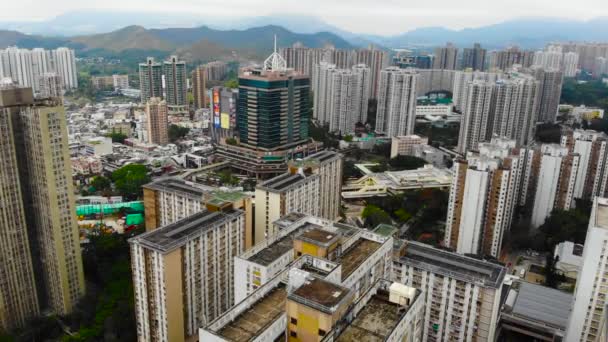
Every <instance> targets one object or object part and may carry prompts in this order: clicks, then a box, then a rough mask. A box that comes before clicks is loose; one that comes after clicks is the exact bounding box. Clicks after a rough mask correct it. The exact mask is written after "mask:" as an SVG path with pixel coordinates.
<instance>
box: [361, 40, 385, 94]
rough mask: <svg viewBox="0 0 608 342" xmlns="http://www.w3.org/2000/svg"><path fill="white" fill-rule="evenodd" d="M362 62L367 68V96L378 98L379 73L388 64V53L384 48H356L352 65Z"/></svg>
mask: <svg viewBox="0 0 608 342" xmlns="http://www.w3.org/2000/svg"><path fill="white" fill-rule="evenodd" d="M359 64H363V65H365V66H367V67H368V68H369V72H370V85H369V94H368V97H369V98H371V99H376V98H378V82H379V79H380V73H381V72H382V70H384V69H385V68H386V67H388V66H389V65H388V64H389V58H388V53H387V52H386V51H384V50H378V49H375V48H373V47H371V48H369V49H361V50H357V51H356V53H355V61H354V65H359Z"/></svg>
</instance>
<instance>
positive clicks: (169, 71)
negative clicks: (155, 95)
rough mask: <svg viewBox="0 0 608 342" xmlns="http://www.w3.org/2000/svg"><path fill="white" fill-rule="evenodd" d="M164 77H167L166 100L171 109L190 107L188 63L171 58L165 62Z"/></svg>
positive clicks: (174, 57) (175, 57)
mask: <svg viewBox="0 0 608 342" xmlns="http://www.w3.org/2000/svg"><path fill="white" fill-rule="evenodd" d="M163 75H164V76H165V94H166V95H165V100H166V101H167V106H169V107H184V106H187V105H188V98H187V93H188V84H187V79H188V76H187V73H186V62H184V61H180V60H178V59H177V56H171V57H169V60H166V61H164V62H163Z"/></svg>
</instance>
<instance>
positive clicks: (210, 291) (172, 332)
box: [129, 208, 245, 342]
mask: <svg viewBox="0 0 608 342" xmlns="http://www.w3.org/2000/svg"><path fill="white" fill-rule="evenodd" d="M129 243H130V245H131V268H132V270H133V272H132V273H133V288H134V291H135V317H136V320H137V336H138V340H139V341H142V342H143V341H167V342H168V341H171V342H173V341H187V340H190V339H191V338H192V336H195V335H196V334H197V333H198V328H199V327H201V326H204V325H206V324H207V323H209V322H211V321H212V320H214V319H215V318H216V317H219V316H220V315H221V314H222V313H224V312H225V311H226V310H228V309H229V308H230V307H232V305H234V304H235V303H234V290H233V286H234V274H233V272H234V261H233V260H234V257H235V256H237V255H240V254H241V253H243V252H244V250H245V215H244V213H243V212H242V211H240V210H235V209H233V208H228V209H226V210H220V211H203V212H199V213H197V214H194V215H192V216H189V217H187V218H185V219H183V220H180V221H177V222H175V223H173V224H170V225H167V226H164V227H161V228H158V229H155V230H153V231H151V232H147V233H144V234H141V235H138V236H137V237H135V238H133V239H131V240H130V241H129Z"/></svg>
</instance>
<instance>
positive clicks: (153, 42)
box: [0, 26, 353, 61]
mask: <svg viewBox="0 0 608 342" xmlns="http://www.w3.org/2000/svg"><path fill="white" fill-rule="evenodd" d="M275 35H276V36H277V38H278V42H279V46H291V45H292V44H294V43H296V42H301V43H302V44H304V45H305V46H309V47H322V46H324V45H327V44H332V45H334V46H336V47H337V48H344V49H347V48H353V46H352V45H350V44H349V43H348V42H346V41H345V40H344V39H342V38H340V37H338V36H337V35H335V34H333V33H329V32H320V33H312V34H303V33H294V32H291V31H289V30H286V29H285V28H282V27H279V26H263V27H255V28H250V29H246V30H226V31H224V30H215V29H211V28H209V27H206V26H201V27H196V28H168V29H146V28H144V27H142V26H128V27H125V28H122V29H119V30H116V31H112V32H108V33H100V34H94V35H85V36H75V37H66V38H56V37H42V36H35V35H26V34H23V33H20V32H16V31H0V48H4V47H6V46H11V45H17V46H19V47H26V48H31V47H37V46H41V47H47V48H54V47H57V46H70V47H73V48H75V49H77V52H78V54H79V55H81V56H91V55H101V56H115V57H118V58H120V55H121V54H124V53H128V54H129V56H134V55H136V54H137V51H140V52H141V54H142V55H143V54H150V53H153V54H154V55H163V54H164V55H168V54H170V53H178V54H179V55H182V56H183V57H184V58H186V60H190V61H209V60H213V59H218V58H224V57H237V58H238V57H244V58H247V59H258V60H260V59H262V58H263V57H265V56H266V55H268V54H270V52H272V48H273V38H274V36H275Z"/></svg>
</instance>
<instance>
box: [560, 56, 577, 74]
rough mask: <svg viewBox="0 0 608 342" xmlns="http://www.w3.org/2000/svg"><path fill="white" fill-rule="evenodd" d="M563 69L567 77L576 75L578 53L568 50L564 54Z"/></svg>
mask: <svg viewBox="0 0 608 342" xmlns="http://www.w3.org/2000/svg"><path fill="white" fill-rule="evenodd" d="M562 71H563V72H564V76H565V77H575V76H576V72H577V71H578V53H576V52H566V53H565V54H564V62H563V68H562Z"/></svg>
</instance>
